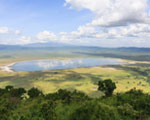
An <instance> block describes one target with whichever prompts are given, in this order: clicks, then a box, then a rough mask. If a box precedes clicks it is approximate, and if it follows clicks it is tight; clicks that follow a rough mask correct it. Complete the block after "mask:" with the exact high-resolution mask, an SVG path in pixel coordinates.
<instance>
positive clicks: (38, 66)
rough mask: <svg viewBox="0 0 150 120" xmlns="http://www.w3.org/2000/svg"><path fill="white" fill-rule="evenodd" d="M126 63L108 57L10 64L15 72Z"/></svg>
mask: <svg viewBox="0 0 150 120" xmlns="http://www.w3.org/2000/svg"><path fill="white" fill-rule="evenodd" d="M119 64H126V63H124V62H120V61H118V60H116V59H108V58H77V59H65V60H53V59H52V60H34V61H25V62H18V63H16V64H14V65H13V66H12V69H13V70H14V71H16V72H21V71H42V70H57V69H72V68H79V67H94V66H103V65H119Z"/></svg>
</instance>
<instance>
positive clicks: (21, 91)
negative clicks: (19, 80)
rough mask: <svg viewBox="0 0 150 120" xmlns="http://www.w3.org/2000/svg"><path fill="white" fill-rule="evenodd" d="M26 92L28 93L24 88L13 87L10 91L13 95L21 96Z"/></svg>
mask: <svg viewBox="0 0 150 120" xmlns="http://www.w3.org/2000/svg"><path fill="white" fill-rule="evenodd" d="M24 93H26V90H25V89H24V88H17V89H12V90H11V91H10V94H11V96H12V97H21V96H22V95H23V94H24Z"/></svg>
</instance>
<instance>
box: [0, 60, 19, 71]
mask: <svg viewBox="0 0 150 120" xmlns="http://www.w3.org/2000/svg"><path fill="white" fill-rule="evenodd" d="M16 63H17V62H14V63H11V64H8V65H3V66H0V69H1V71H3V72H8V73H13V72H15V71H14V70H13V69H12V66H13V65H14V64H16Z"/></svg>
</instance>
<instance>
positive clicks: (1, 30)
mask: <svg viewBox="0 0 150 120" xmlns="http://www.w3.org/2000/svg"><path fill="white" fill-rule="evenodd" d="M8 32H9V30H8V28H7V27H0V34H7V33H8Z"/></svg>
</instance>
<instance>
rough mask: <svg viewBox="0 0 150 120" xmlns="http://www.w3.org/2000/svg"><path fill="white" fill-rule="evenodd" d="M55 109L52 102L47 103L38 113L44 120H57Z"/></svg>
mask: <svg viewBox="0 0 150 120" xmlns="http://www.w3.org/2000/svg"><path fill="white" fill-rule="evenodd" d="M55 107H56V105H55V103H54V102H53V101H48V102H46V103H44V104H43V105H42V107H41V110H40V112H41V114H42V116H43V118H44V120H57V117H56V113H55Z"/></svg>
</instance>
